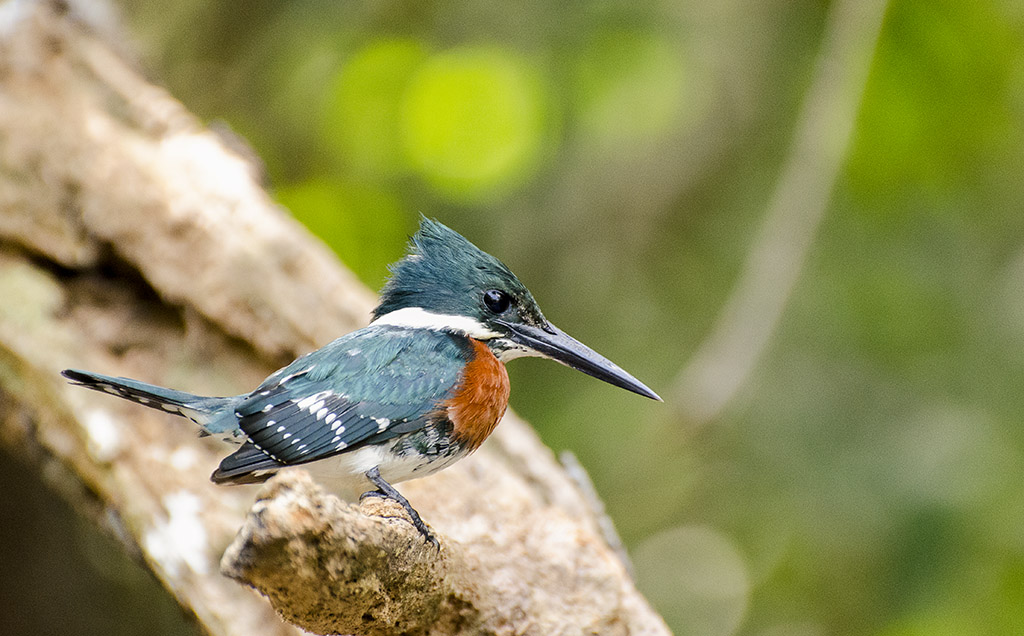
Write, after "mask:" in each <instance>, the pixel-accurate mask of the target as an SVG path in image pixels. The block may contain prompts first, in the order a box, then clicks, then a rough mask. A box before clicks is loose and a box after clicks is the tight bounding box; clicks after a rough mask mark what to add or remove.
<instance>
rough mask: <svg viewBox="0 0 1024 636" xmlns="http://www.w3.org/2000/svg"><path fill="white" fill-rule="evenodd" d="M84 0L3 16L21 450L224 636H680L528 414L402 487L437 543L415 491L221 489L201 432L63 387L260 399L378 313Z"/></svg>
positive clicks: (8, 241) (2, 195)
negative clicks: (285, 372)
mask: <svg viewBox="0 0 1024 636" xmlns="http://www.w3.org/2000/svg"><path fill="white" fill-rule="evenodd" d="M82 6H88V7H93V6H94V3H85V4H84V5H81V4H79V3H67V2H57V1H37V2H28V1H26V2H15V3H8V4H7V5H4V9H3V10H2V11H0V139H2V140H3V143H0V294H2V295H3V296H4V298H5V302H3V303H0V392H2V395H3V399H2V400H0V443H3V444H5V445H6V446H7V447H8V448H10V449H13V450H15V451H16V452H26V451H27V452H28V454H29V455H31V456H33V457H36V458H37V459H38V463H39V465H40V466H46V465H50V466H59V467H60V469H59V470H47V471H46V474H48V475H51V481H52V482H53V483H54V485H55V486H56V487H58V488H59V489H61V490H62V492H64V493H66V495H67V496H68V497H69V498H70V499H72V501H73V502H75V503H76V504H77V505H78V507H79V508H80V509H81V510H82V511H83V512H84V513H86V514H89V515H91V516H92V517H93V518H95V519H96V520H97V521H101V522H102V523H104V524H105V525H106V526H108V527H109V528H110V529H111V530H112V531H113V532H114V533H115V534H116V535H118V536H119V537H120V538H121V539H122V540H123V541H124V543H125V546H126V549H128V550H131V551H135V552H137V554H139V555H140V556H141V558H142V559H144V561H145V562H146V563H147V564H148V566H149V567H151V568H152V569H153V571H154V572H155V573H156V574H157V576H158V577H159V578H160V579H161V581H162V582H163V583H164V585H165V586H166V587H167V589H168V590H169V591H170V592H171V593H172V594H173V595H174V596H175V598H176V599H177V600H178V601H179V602H180V603H181V605H182V606H183V607H185V608H187V609H188V610H190V611H192V612H194V613H195V615H196V616H197V617H198V619H199V621H200V622H201V624H202V625H203V627H204V629H206V630H207V631H208V632H209V633H211V634H239V635H241V634H245V635H247V636H251V635H256V634H290V633H296V629H295V628H294V627H292V626H290V625H288V624H286V623H285V622H282V621H281V620H279V619H278V618H277V617H276V616H275V615H274V612H273V610H271V606H273V608H274V609H275V610H277V612H278V613H279V614H280V616H282V617H284V618H285V619H286V620H287V621H290V622H292V623H294V624H295V625H298V626H299V627H302V628H304V629H307V630H311V631H315V632H317V633H364V634H390V633H408V634H456V633H457V634H513V633H516V634H523V633H525V634H563V633H564V634H578V633H600V634H639V633H644V634H664V633H667V629H666V628H665V626H664V623H663V622H662V621H661V619H660V618H659V617H658V616H657V615H656V614H655V613H654V612H653V611H652V610H651V609H650V608H649V607H648V606H647V604H646V602H645V601H644V600H643V598H642V597H641V596H640V595H639V593H638V592H637V591H636V589H635V588H634V586H633V583H632V581H631V579H630V577H629V575H628V573H627V571H626V568H625V567H624V565H623V562H622V560H621V559H620V558H619V557H618V556H617V555H616V554H615V552H614V551H613V550H611V549H610V548H609V547H608V544H607V543H606V542H605V541H604V539H603V538H602V534H601V531H600V528H599V523H598V517H597V515H595V514H594V513H593V510H592V507H591V505H590V504H588V501H587V499H586V497H585V496H583V494H581V492H580V490H579V489H578V488H577V487H576V485H575V484H574V482H573V481H572V480H571V479H570V478H569V477H568V476H567V475H566V473H565V471H563V470H562V469H561V467H560V466H559V465H558V463H557V462H556V461H555V459H554V456H553V454H552V453H551V451H549V450H548V449H546V448H545V447H544V446H543V445H542V444H541V443H540V442H539V440H538V438H537V437H536V435H535V434H534V433H533V431H532V430H531V429H530V428H529V427H528V426H527V425H525V424H524V423H522V422H521V421H520V420H518V419H517V418H515V417H514V416H512V415H509V416H507V417H506V418H505V421H503V422H502V424H501V425H500V426H499V427H498V430H497V432H496V434H495V435H494V436H493V438H492V439H491V440H490V441H489V442H488V443H487V444H485V445H484V447H483V448H482V449H481V451H480V452H479V453H477V454H476V455H475V456H473V457H471V458H470V459H468V460H465V461H463V462H462V463H460V464H458V465H456V466H455V467H453V468H451V469H449V470H447V471H445V472H443V473H441V474H439V475H436V476H434V477H431V478H429V479H427V480H420V481H418V482H410V483H408V484H403V485H402V490H403V492H404V493H405V494H406V495H407V496H408V497H409V498H410V500H411V501H412V503H413V504H414V505H415V506H416V507H417V509H418V510H419V511H420V512H421V514H423V516H424V519H425V520H426V521H427V522H428V523H429V524H431V526H432V527H433V528H434V530H435V531H436V533H437V534H438V536H439V538H440V541H441V549H440V551H439V552H438V551H436V550H435V549H434V548H433V547H432V546H430V545H428V544H425V543H423V541H422V540H421V538H420V537H419V535H418V534H417V533H416V532H415V530H414V529H413V528H412V527H411V525H409V524H408V523H407V521H406V520H405V518H404V513H403V512H402V511H401V509H400V508H397V507H396V506H394V505H393V504H392V503H390V502H387V501H381V500H377V499H368V500H366V501H364V502H362V503H360V504H352V503H344V502H341V501H340V500H338V499H337V498H335V497H333V496H331V495H329V494H325V493H324V492H323V491H321V490H320V489H319V488H318V487H316V485H315V484H313V483H312V482H310V481H309V479H308V477H306V476H305V473H303V472H301V471H293V472H291V473H287V474H282V475H280V476H278V477H277V478H275V479H274V480H272V481H271V482H270V483H269V484H268V485H267V486H266V487H265V488H264V490H262V491H258V490H257V489H256V488H255V487H238V488H222V487H216V486H214V485H213V484H211V483H210V482H209V479H208V475H209V474H210V472H211V471H212V470H213V468H214V467H215V466H216V464H217V462H218V460H219V459H220V457H222V456H223V455H224V453H225V449H224V448H223V447H221V446H219V445H218V444H217V443H216V442H215V441H213V440H209V439H197V438H196V436H195V431H194V430H193V428H192V426H191V425H190V423H188V422H186V421H185V420H180V419H172V418H170V417H169V416H166V415H161V414H159V413H156V412H155V411H149V410H146V409H142V408H139V407H138V406H135V405H131V404H128V403H123V402H119V401H116V400H114V399H113V398H110V397H109V396H103V395H101V394H96V393H91V392H86V391H82V390H81V389H76V388H74V387H70V386H68V385H66V384H65V383H64V382H63V380H62V379H61V378H60V377H59V375H58V373H59V370H60V369H61V368H64V367H84V368H91V369H95V370H98V371H101V372H104V373H112V374H114V375H125V376H132V377H138V378H140V379H144V380H146V381H150V382H155V383H159V384H164V385H174V386H176V387H178V388H181V389H185V390H193V391H195V392H199V393H207V394H228V393H231V392H242V391H244V390H247V389H251V388H252V387H253V386H256V384H257V383H258V382H259V381H260V380H261V379H262V378H263V377H264V376H265V375H266V374H267V373H269V372H270V371H272V370H273V369H274V368H275V366H277V365H279V364H280V363H281V362H283V361H287V359H288V358H289V357H290V356H294V355H296V354H299V353H302V352H304V351H308V350H309V349H311V348H313V347H315V346H318V345H322V344H324V343H326V342H328V341H330V340H331V339H333V338H335V337H337V336H339V335H341V334H342V333H345V332H346V331H349V330H351V329H354V328H356V327H358V326H360V325H361V324H362V323H363V322H365V320H366V319H367V318H368V313H369V309H370V307H371V305H372V302H373V295H372V293H370V292H369V291H368V290H366V289H365V288H364V287H362V286H361V285H360V284H359V283H358V282H357V281H356V280H355V279H354V277H353V276H352V275H351V274H350V273H349V272H347V271H346V270H345V269H344V268H343V267H342V266H341V265H340V264H339V263H338V262H337V261H336V259H334V257H333V256H332V255H331V254H330V253H329V251H328V250H327V249H326V248H325V247H324V246H323V245H322V244H321V243H320V242H318V241H317V240H316V239H314V238H313V237H312V236H311V235H309V234H308V232H306V231H305V230H304V229H303V228H301V226H299V225H298V224H297V223H296V222H295V221H294V220H293V219H292V218H290V217H289V216H288V215H287V214H286V213H285V212H283V211H282V210H280V209H279V208H278V207H277V206H275V205H274V204H273V202H272V201H271V200H270V198H269V197H268V196H267V194H266V193H265V192H264V191H263V189H262V188H261V187H260V185H259V183H258V179H257V178H256V175H255V171H254V170H253V169H252V168H251V166H250V165H249V164H248V163H247V161H246V160H245V158H244V157H243V156H241V155H239V154H238V153H236V152H234V151H232V150H231V149H229V148H228V146H227V145H226V144H224V143H222V141H221V140H220V138H219V137H218V136H217V135H216V134H214V133H212V132H210V131H209V130H207V129H205V128H204V127H203V126H202V125H201V124H200V123H199V122H198V120H196V118H195V117H193V116H192V115H191V114H189V113H188V111H187V110H186V109H185V108H184V107H183V106H182V105H181V104H179V103H178V102H177V101H175V100H174V99H173V98H172V97H171V96H170V95H169V94H168V93H167V92H166V91H164V90H163V89H161V88H159V87H156V86H154V85H152V84H151V83H149V82H148V81H147V80H146V79H145V78H144V76H143V74H141V73H139V72H138V70H137V69H136V68H135V67H134V66H133V64H132V63H131V62H128V61H126V60H125V59H124V57H123V56H122V55H120V54H119V53H118V52H116V47H114V46H111V45H110V44H109V43H108V41H107V39H106V36H105V35H102V34H104V33H108V32H110V31H109V30H107V29H97V28H96V27H95V25H91V24H90V22H89V20H88V19H85V18H83V15H84V12H83V11H82ZM95 6H102V5H95ZM89 15H104V12H103V11H92V12H91V13H90V14H89ZM83 486H84V487H83ZM257 492H260V493H261V494H260V495H259V499H258V500H257V501H256V503H255V504H253V500H254V498H255V497H256V493H257ZM250 507H251V509H250ZM247 511H248V512H247ZM240 527H241V528H242V529H241V531H239V528H240ZM222 555H223V560H221V556H222ZM222 569H223V572H224V573H226V574H228V575H229V576H230V577H231V578H228V577H225V576H224V575H223V574H222V573H221V570H222ZM232 579H235V580H232ZM236 580H237V581H241V582H244V583H245V584H247V585H251V586H253V587H255V588H256V589H258V590H259V591H261V592H262V593H263V594H265V595H266V598H267V599H269V600H270V603H269V604H268V603H267V600H266V599H264V598H263V597H261V596H259V595H255V594H252V593H251V591H250V590H248V589H247V588H246V587H244V586H241V585H238V583H237V582H236Z"/></svg>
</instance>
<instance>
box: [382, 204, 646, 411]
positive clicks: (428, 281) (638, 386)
mask: <svg viewBox="0 0 1024 636" xmlns="http://www.w3.org/2000/svg"><path fill="white" fill-rule="evenodd" d="M390 269H391V277H390V278H389V279H388V282H387V284H386V285H385V286H384V289H383V290H382V291H381V300H380V304H379V305H378V306H377V308H376V309H375V310H374V312H373V318H374V323H375V324H381V325H387V324H391V325H396V326H406V327H419V328H426V329H436V330H443V331H453V332H459V333H463V334H465V335H467V336H469V337H471V338H476V339H478V340H481V341H483V342H486V343H487V345H488V346H489V347H490V348H491V350H492V351H493V352H494V354H495V355H496V356H498V358H499V359H500V360H502V361H508V360H511V359H513V358H518V357H522V356H538V357H543V358H550V359H552V360H555V361H557V362H561V363H562V364H565V365H567V366H569V367H572V368H574V369H577V370H579V371H582V372H583V373H586V374H588V375H591V376H593V377H595V378H598V379H600V380H604V381H605V382H609V383H611V384H614V385H615V386H618V387H621V388H623V389H627V390H629V391H633V392H634V393H638V394H640V395H643V396H646V397H649V398H652V399H655V400H661V398H660V397H658V395H657V394H656V393H654V391H652V390H650V389H649V388H647V387H646V386H645V385H644V384H643V383H642V382H640V381H639V380H637V379H636V378H634V377H633V376H631V375H630V374H628V373H626V372H625V371H623V370H622V369H621V368H619V367H618V366H617V365H616V364H615V363H613V362H611V361H609V360H607V359H606V358H604V357H603V356H601V355H600V354H598V353H597V352H595V351H594V350H592V349H590V348H589V347H587V346H586V345H584V344H582V343H581V342H579V341H577V340H576V339H574V338H572V337H571V336H569V335H568V334H566V333H565V332H563V331H562V330H560V329H558V328H557V327H555V326H554V325H552V324H551V323H550V322H548V320H547V319H546V318H545V317H544V314H543V313H541V310H540V307H539V306H538V305H537V301H536V300H534V298H533V294H531V293H530V290H529V289H527V288H526V285H523V283H522V282H520V280H519V279H518V278H516V275H515V274H513V273H512V271H511V270H509V268H508V267H506V266H505V265H504V263H502V262H501V261H499V260H498V259H496V258H494V257H493V256H491V255H490V254H488V253H486V252H484V251H483V250H481V249H479V248H478V247H476V246H475V245H473V244H472V243H470V242H469V241H467V240H466V239H465V238H463V237H462V235H460V234H459V233H457V232H455V231H454V230H452V229H450V228H448V227H447V226H445V225H443V224H441V223H439V222H437V221H434V220H431V219H427V218H425V217H423V218H421V219H420V228H419V231H418V232H416V234H415V236H413V237H412V241H411V242H410V244H409V251H408V254H407V255H406V256H405V258H403V259H402V260H400V261H398V262H397V263H395V264H393V265H392V266H391V268H390Z"/></svg>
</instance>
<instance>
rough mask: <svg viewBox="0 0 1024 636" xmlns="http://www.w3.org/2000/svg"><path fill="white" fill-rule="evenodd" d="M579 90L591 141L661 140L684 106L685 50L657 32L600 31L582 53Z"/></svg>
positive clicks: (579, 107) (582, 120)
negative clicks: (660, 137)
mask: <svg viewBox="0 0 1024 636" xmlns="http://www.w3.org/2000/svg"><path fill="white" fill-rule="evenodd" d="M574 89H575V101H576V109H577V117H578V119H579V124H580V127H581V128H582V130H583V133H584V134H585V135H586V136H587V137H588V138H589V139H590V140H591V141H592V142H594V143H596V144H597V145H600V146H606V147H609V148H613V147H616V146H618V145H619V144H622V143H636V142H646V141H649V140H652V139H656V138H658V137H659V136H661V135H664V134H666V133H668V132H669V131H670V130H672V129H674V128H675V127H676V126H677V124H678V119H679V117H680V115H681V113H682V111H683V106H684V95H685V89H686V74H685V72H684V65H683V52H682V50H681V47H679V46H678V45H677V44H676V43H675V42H673V41H671V40H670V39H668V38H667V37H665V36H662V35H659V34H656V33H650V32H646V31H640V30H630V29H612V30H606V31H602V32H599V33H598V34H596V35H595V36H594V37H593V38H591V40H590V41H589V42H588V43H587V45H586V46H585V47H584V48H583V50H582V52H581V54H580V56H579V59H578V61H577V63H576V68H575V73H574Z"/></svg>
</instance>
